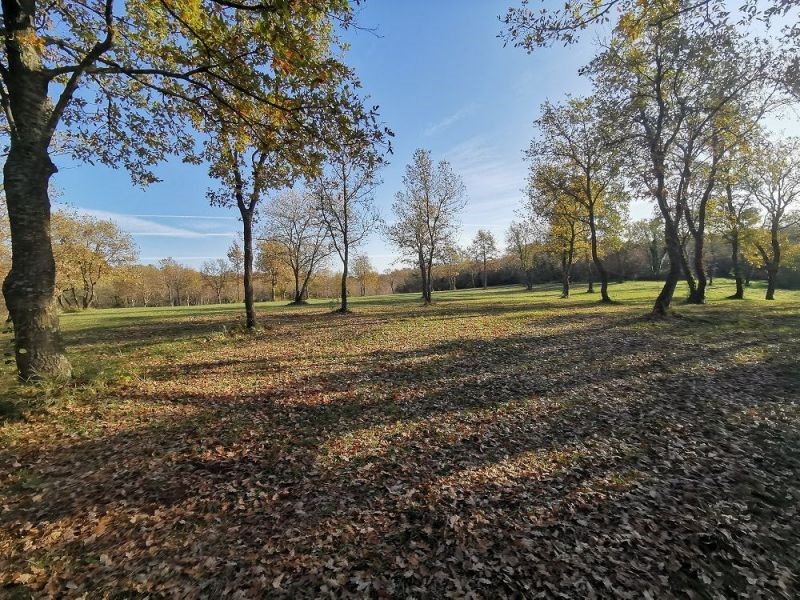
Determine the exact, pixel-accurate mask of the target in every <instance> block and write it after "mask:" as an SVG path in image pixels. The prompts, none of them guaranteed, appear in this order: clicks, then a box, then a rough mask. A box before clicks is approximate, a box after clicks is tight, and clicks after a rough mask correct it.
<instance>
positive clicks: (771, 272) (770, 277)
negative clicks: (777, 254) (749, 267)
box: [765, 268, 778, 300]
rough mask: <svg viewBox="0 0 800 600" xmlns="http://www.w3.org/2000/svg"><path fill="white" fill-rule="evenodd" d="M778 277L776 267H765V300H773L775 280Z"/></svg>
mask: <svg viewBox="0 0 800 600" xmlns="http://www.w3.org/2000/svg"><path fill="white" fill-rule="evenodd" d="M777 278H778V269H776V268H770V269H767V295H766V296H765V299H766V300H775V280H776V279H777Z"/></svg>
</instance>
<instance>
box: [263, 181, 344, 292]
mask: <svg viewBox="0 0 800 600" xmlns="http://www.w3.org/2000/svg"><path fill="white" fill-rule="evenodd" d="M264 233H265V238H266V239H267V240H269V241H272V242H275V243H276V244H279V245H280V246H282V247H283V253H282V257H283V260H284V261H285V262H286V265H287V266H288V267H289V269H290V270H291V271H292V276H293V278H294V303H295V304H303V303H305V301H306V296H307V292H308V284H309V281H310V280H311V277H312V276H313V275H314V273H315V272H316V271H317V269H318V268H319V267H320V266H321V265H322V263H323V262H324V261H325V259H326V258H328V256H330V254H331V252H333V248H332V247H331V244H330V242H329V240H328V230H327V227H325V224H324V223H323V222H322V221H321V219H320V218H319V211H318V210H317V204H316V200H315V199H314V198H313V197H312V196H311V194H309V193H308V192H303V193H299V192H294V191H288V192H284V193H282V194H280V195H278V196H277V197H275V198H274V199H273V201H272V202H271V203H270V205H269V206H268V207H267V224H266V229H265V232H264Z"/></svg>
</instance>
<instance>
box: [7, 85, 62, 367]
mask: <svg viewBox="0 0 800 600" xmlns="http://www.w3.org/2000/svg"><path fill="white" fill-rule="evenodd" d="M28 92H29V93H28V95H27V96H26V101H27V102H30V103H31V104H38V105H39V107H40V108H41V110H42V111H44V108H45V105H46V101H47V96H46V93H47V88H46V85H45V84H41V86H40V87H39V88H38V89H35V90H33V89H32V90H28ZM32 108H33V107H32ZM23 112H25V111H20V112H17V114H18V115H20V114H23ZM33 118H36V116H33ZM25 121H26V119H25V118H24V115H23V118H22V119H20V120H19V122H18V123H17V127H18V128H25V125H26V124H27V123H26V122H25ZM35 125H36V124H34V126H35ZM25 133H28V134H29V135H30V139H25V137H24V136H25ZM37 137H38V136H36V135H35V132H23V133H22V135H15V136H11V147H10V149H9V153H8V158H7V159H6V164H5V168H4V170H3V174H4V180H3V186H4V189H5V196H6V204H7V206H8V218H9V223H10V227H11V251H12V259H11V270H10V271H9V273H8V275H7V276H6V279H5V281H4V282H3V295H4V296H5V301H6V306H7V307H8V312H9V316H10V317H11V321H12V322H13V324H14V350H15V353H14V356H15V359H16V363H17V371H18V374H19V376H20V378H22V379H24V380H29V379H38V378H67V377H69V376H70V375H71V367H70V364H69V361H68V360H67V357H66V356H65V354H64V345H63V342H62V340H61V332H60V329H59V324H58V311H57V309H56V302H55V279H56V268H55V261H54V259H53V249H52V245H51V242H50V198H49V197H48V194H47V188H48V183H49V181H50V176H51V175H52V174H53V173H54V172H55V167H54V165H53V163H52V162H51V161H50V157H49V156H48V154H47V149H46V144H44V143H42V142H41V141H40V139H36V138H37Z"/></svg>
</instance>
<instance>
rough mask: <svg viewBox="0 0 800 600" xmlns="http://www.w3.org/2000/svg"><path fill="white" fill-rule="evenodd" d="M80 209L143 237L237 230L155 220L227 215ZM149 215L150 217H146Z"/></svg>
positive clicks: (213, 234)
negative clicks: (210, 229) (135, 212)
mask: <svg viewBox="0 0 800 600" xmlns="http://www.w3.org/2000/svg"><path fill="white" fill-rule="evenodd" d="M77 210H78V211H80V212H82V213H84V214H87V215H91V216H93V217H97V218H98V219H108V220H110V221H114V222H115V223H116V224H117V225H119V227H120V228H122V229H124V230H125V231H127V232H128V233H130V234H131V235H133V236H137V237H138V236H143V237H148V236H149V237H172V238H205V237H234V236H236V235H237V232H236V231H198V229H200V230H203V229H207V225H205V224H203V225H199V224H198V225H199V226H197V227H196V228H192V227H173V226H171V225H164V224H163V223H159V222H158V221H156V220H154V219H157V218H178V219H183V220H184V221H188V222H189V223H190V224H191V222H192V221H193V220H208V219H217V218H218V219H221V220H226V221H227V220H229V219H228V218H226V217H209V216H207V215H133V214H127V213H116V212H111V211H106V210H99V209H93V208H79V209H77ZM145 217H149V218H145Z"/></svg>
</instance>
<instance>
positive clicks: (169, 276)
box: [158, 257, 197, 306]
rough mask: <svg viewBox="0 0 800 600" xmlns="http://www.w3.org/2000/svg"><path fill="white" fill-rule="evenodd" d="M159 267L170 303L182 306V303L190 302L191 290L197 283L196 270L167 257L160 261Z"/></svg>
mask: <svg viewBox="0 0 800 600" xmlns="http://www.w3.org/2000/svg"><path fill="white" fill-rule="evenodd" d="M158 268H159V271H161V279H162V282H163V284H164V286H165V288H166V291H167V298H168V301H169V304H170V305H172V306H180V305H181V304H182V303H184V302H185V303H186V304H187V305H188V304H189V303H190V291H191V289H192V286H193V284H196V283H197V282H196V281H195V276H194V275H196V272H194V271H193V270H192V269H189V268H187V267H185V266H183V265H181V264H179V263H178V262H177V261H176V260H175V259H174V258H172V257H167V258H162V259H161V260H159V261H158Z"/></svg>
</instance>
